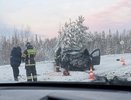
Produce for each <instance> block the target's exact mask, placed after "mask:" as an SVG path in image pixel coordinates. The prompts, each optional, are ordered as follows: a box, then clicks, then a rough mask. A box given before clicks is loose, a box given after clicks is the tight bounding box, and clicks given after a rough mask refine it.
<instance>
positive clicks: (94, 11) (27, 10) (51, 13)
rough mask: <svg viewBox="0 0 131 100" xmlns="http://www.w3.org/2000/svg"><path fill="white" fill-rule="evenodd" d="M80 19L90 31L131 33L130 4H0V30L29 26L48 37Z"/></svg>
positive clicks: (94, 0) (14, 0)
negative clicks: (70, 22)
mask: <svg viewBox="0 0 131 100" xmlns="http://www.w3.org/2000/svg"><path fill="white" fill-rule="evenodd" d="M79 15H82V16H84V17H85V20H86V21H85V25H87V26H89V29H90V31H102V30H108V29H109V28H110V29H112V30H117V29H118V30H123V29H131V0H0V30H4V28H5V29H6V27H14V26H15V27H17V28H21V27H23V26H26V25H28V26H30V28H31V30H32V31H33V32H35V33H37V34H40V35H46V36H47V37H55V36H57V32H58V30H59V27H60V26H62V25H63V24H64V22H66V21H68V20H69V18H71V19H72V20H75V19H76V18H77V17H78V16H79Z"/></svg>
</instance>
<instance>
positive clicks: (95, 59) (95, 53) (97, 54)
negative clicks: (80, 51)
mask: <svg viewBox="0 0 131 100" xmlns="http://www.w3.org/2000/svg"><path fill="white" fill-rule="evenodd" d="M90 55H91V57H92V63H93V65H99V64H100V49H95V50H94V51H93V52H92V53H91V54H90Z"/></svg>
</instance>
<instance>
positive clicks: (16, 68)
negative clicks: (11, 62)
mask: <svg viewBox="0 0 131 100" xmlns="http://www.w3.org/2000/svg"><path fill="white" fill-rule="evenodd" d="M12 69H13V76H14V80H16V81H17V80H18V76H19V68H18V67H12Z"/></svg>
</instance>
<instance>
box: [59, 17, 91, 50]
mask: <svg viewBox="0 0 131 100" xmlns="http://www.w3.org/2000/svg"><path fill="white" fill-rule="evenodd" d="M83 22H84V17H82V16H79V17H78V19H77V20H76V21H71V20H70V22H69V23H65V25H64V28H62V29H61V31H59V41H58V44H59V46H61V47H62V48H66V49H72V48H75V49H82V48H85V46H86V42H87V40H89V39H90V38H89V34H88V32H87V30H88V28H87V27H86V26H84V24H83Z"/></svg>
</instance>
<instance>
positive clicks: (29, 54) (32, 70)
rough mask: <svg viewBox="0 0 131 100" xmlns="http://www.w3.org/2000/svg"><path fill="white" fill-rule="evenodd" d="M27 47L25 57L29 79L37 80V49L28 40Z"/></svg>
mask: <svg viewBox="0 0 131 100" xmlns="http://www.w3.org/2000/svg"><path fill="white" fill-rule="evenodd" d="M26 47H27V49H26V50H25V51H24V53H23V57H24V59H25V69H26V76H27V81H29V82H31V81H37V73H36V66H35V59H34V58H35V56H36V50H35V49H34V48H33V46H32V45H31V44H30V43H29V42H27V44H26Z"/></svg>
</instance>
